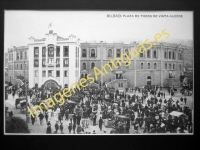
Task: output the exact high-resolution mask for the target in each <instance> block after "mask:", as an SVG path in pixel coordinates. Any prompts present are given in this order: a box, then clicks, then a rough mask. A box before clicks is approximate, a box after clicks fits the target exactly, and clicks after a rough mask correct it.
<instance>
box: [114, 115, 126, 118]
mask: <svg viewBox="0 0 200 150" xmlns="http://www.w3.org/2000/svg"><path fill="white" fill-rule="evenodd" d="M116 117H117V118H121V119H129V117H127V116H124V115H117V116H116Z"/></svg>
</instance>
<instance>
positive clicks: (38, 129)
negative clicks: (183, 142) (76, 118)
mask: <svg viewBox="0 0 200 150" xmlns="http://www.w3.org/2000/svg"><path fill="white" fill-rule="evenodd" d="M179 90H180V89H178V90H177V92H175V97H173V100H174V101H177V100H179V104H180V106H181V107H184V106H185V103H184V102H182V103H181V101H180V97H181V96H182V94H181V93H180V91H179ZM163 91H164V92H165V93H166V96H165V97H166V98H167V99H169V97H170V95H169V94H168V93H167V90H166V89H163V90H162V92H163ZM134 93H135V92H127V94H131V95H132V94H134ZM182 97H183V96H182ZM16 98H18V95H15V97H14V99H13V96H12V95H10V94H9V95H8V100H6V101H5V106H6V107H9V109H8V111H13V116H18V117H21V118H23V119H24V120H25V119H26V116H25V113H22V112H21V111H20V108H19V107H18V109H16V108H15V99H16ZM186 98H187V103H186V105H187V106H188V107H189V108H190V109H191V110H193V95H192V96H186ZM28 101H30V97H29V96H28ZM143 103H144V104H146V100H144V102H143ZM162 104H164V103H162ZM101 116H102V115H101V114H100V104H98V113H97V119H96V122H97V123H98V121H99V118H100V117H101ZM135 116H136V117H137V114H135ZM63 119H65V116H64V117H63ZM49 121H50V122H51V131H52V133H53V132H54V131H55V127H54V125H55V122H56V121H58V117H55V118H54V117H52V118H51V117H49ZM62 122H63V132H64V134H69V131H68V125H69V123H70V120H68V121H67V120H63V121H62ZM59 125H60V123H59ZM28 127H29V129H30V131H31V133H30V134H46V128H47V124H46V120H45V118H44V119H43V125H40V121H39V118H38V117H37V120H36V121H35V124H34V125H32V123H31V120H30V121H29V123H28ZM93 130H95V133H96V134H110V131H111V130H112V128H106V127H105V126H104V125H103V127H102V131H100V129H99V126H98V124H97V125H96V126H93V125H92V124H90V125H89V127H88V128H85V129H84V132H90V133H93ZM138 131H139V132H140V133H143V129H140V128H139V130H138ZM133 132H134V127H133V125H131V126H130V130H129V134H132V133H133ZM58 134H60V130H58ZM72 134H73V130H72Z"/></svg>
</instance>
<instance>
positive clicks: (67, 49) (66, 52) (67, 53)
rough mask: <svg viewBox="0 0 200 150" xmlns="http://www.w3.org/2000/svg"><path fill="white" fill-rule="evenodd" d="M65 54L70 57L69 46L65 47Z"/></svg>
mask: <svg viewBox="0 0 200 150" xmlns="http://www.w3.org/2000/svg"><path fill="white" fill-rule="evenodd" d="M63 56H64V57H69V46H64V47H63Z"/></svg>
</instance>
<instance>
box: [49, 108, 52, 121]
mask: <svg viewBox="0 0 200 150" xmlns="http://www.w3.org/2000/svg"><path fill="white" fill-rule="evenodd" d="M51 112H52V109H48V115H49V120H51Z"/></svg>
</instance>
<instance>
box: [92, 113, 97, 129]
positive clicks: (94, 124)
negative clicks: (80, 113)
mask: <svg viewBox="0 0 200 150" xmlns="http://www.w3.org/2000/svg"><path fill="white" fill-rule="evenodd" d="M96 119H97V115H96V114H95V113H94V116H93V126H96Z"/></svg>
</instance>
